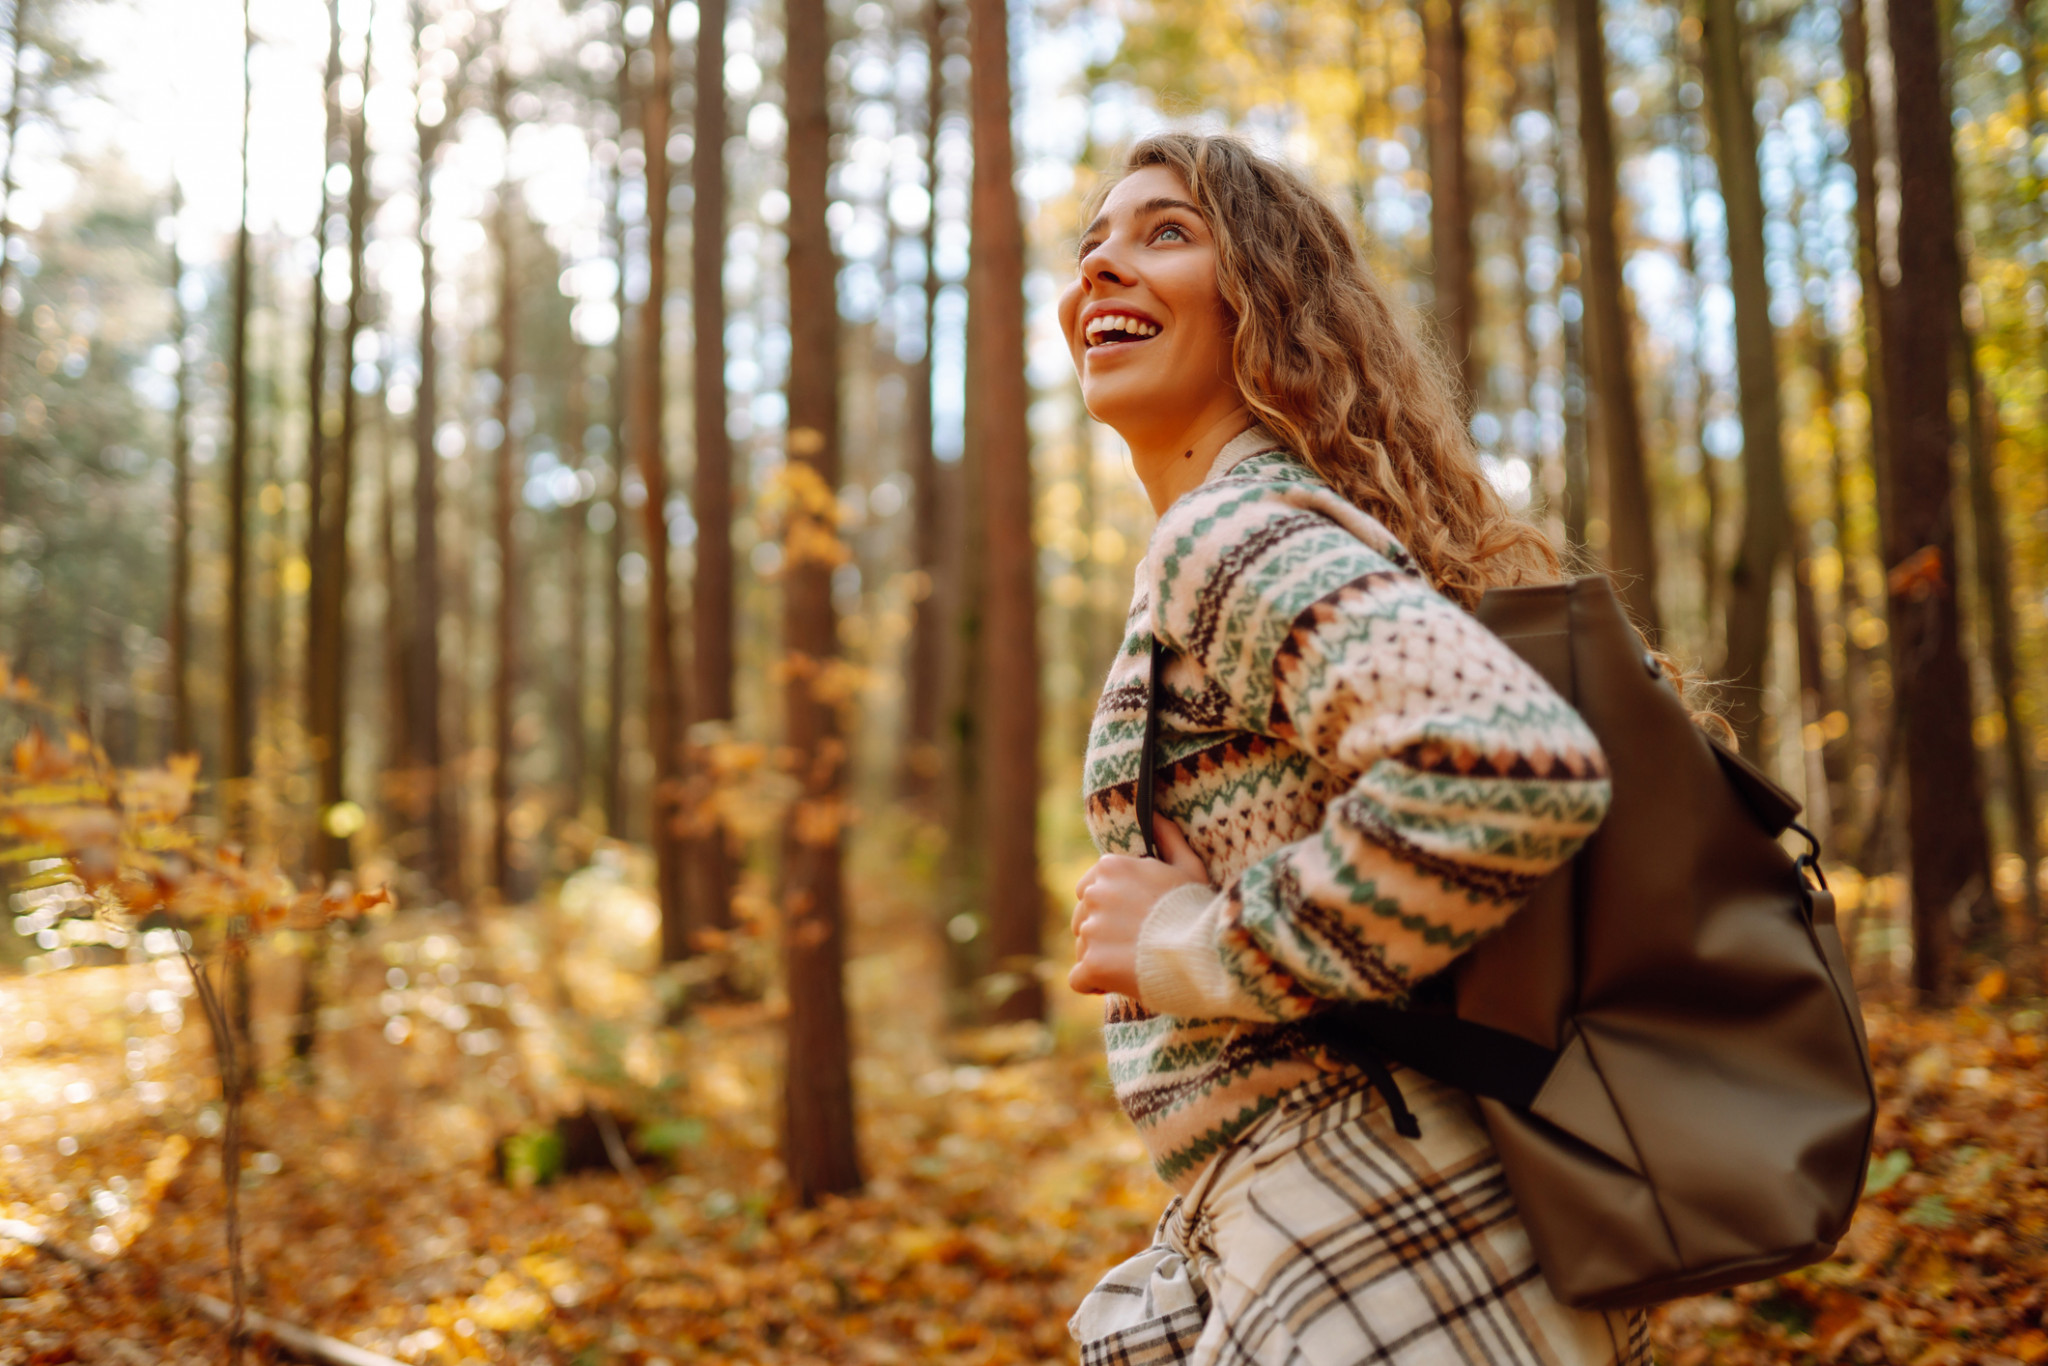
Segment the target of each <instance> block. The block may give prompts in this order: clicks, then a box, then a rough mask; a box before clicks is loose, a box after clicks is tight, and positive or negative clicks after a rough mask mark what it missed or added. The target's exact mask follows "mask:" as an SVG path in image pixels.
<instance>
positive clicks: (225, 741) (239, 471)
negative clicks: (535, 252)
mask: <svg viewBox="0 0 2048 1366" xmlns="http://www.w3.org/2000/svg"><path fill="white" fill-rule="evenodd" d="M255 46H256V38H255V34H254V33H253V32H252V31H251V30H250V27H249V0H242V150H241V157H242V207H241V217H240V221H239V224H238V226H237V227H236V229H235V263H234V284H233V299H232V301H231V303H230V304H229V308H230V310H231V313H232V316H231V318H230V319H229V328H230V329H231V330H230V336H229V341H228V491H227V521H228V528H227V530H228V623H227V640H226V642H225V645H226V649H225V651H224V653H225V654H226V656H227V658H226V659H225V661H224V664H225V666H226V667H225V668H224V670H223V672H224V673H225V674H226V675H227V678H226V684H227V688H226V696H225V698H224V702H225V704H226V715H225V717H224V718H223V721H222V726H221V766H220V767H221V815H222V817H223V818H224V824H225V827H226V829H227V830H228V832H229V837H230V838H243V837H246V835H247V833H248V812H247V805H248V797H249V792H248V787H249V775H250V772H251V762H252V760H253V757H254V754H253V751H254V749H255V739H256V699H255V697H254V696H253V694H252V690H251V689H250V686H249V682H250V680H249V250H250V241H249V106H250V95H251V83H250V71H249V68H250V56H251V53H252V52H253V50H254V48H255Z"/></svg>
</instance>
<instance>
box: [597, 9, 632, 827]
mask: <svg viewBox="0 0 2048 1366" xmlns="http://www.w3.org/2000/svg"><path fill="white" fill-rule="evenodd" d="M632 57H633V45H632V44H631V43H630V42H628V41H627V39H626V37H625V34H624V32H623V31H622V32H621V33H620V35H619V85H618V105H619V128H620V130H621V131H624V130H625V129H627V128H629V127H631V126H632V123H633V116H634V113H635V110H634V101H633V78H632V75H631V71H630V68H631V66H632ZM625 183H626V174H625V170H624V168H623V167H622V166H621V165H620V164H619V163H618V162H616V161H614V162H613V163H612V184H611V191H612V193H611V205H610V208H609V211H608V214H607V217H608V220H609V226H610V228H611V234H612V249H613V254H614V259H615V260H616V261H617V262H618V267H619V271H618V280H617V283H616V284H615V285H614V286H613V291H612V302H613V305H614V307H615V308H616V309H617V311H618V315H619V326H618V331H617V332H616V333H614V334H613V337H612V375H611V390H610V398H611V411H610V413H609V414H608V415H607V421H608V423H609V427H610V430H609V436H610V443H609V446H608V448H607V449H608V452H609V454H610V456H611V462H612V472H611V473H612V478H611V495H610V496H611V509H612V524H611V528H610V530H609V531H608V532H607V534H606V536H605V562H606V565H607V570H606V573H605V583H604V615H605V637H606V644H607V647H608V649H609V652H610V667H609V668H608V669H606V671H605V707H604V829H605V833H606V834H608V835H610V836H611V837H612V838H613V839H624V838H625V837H626V753H625V749H626V739H625V729H626V628H627V623H626V595H625V591H624V586H623V584H622V583H621V581H620V578H619V562H620V561H621V560H623V559H624V558H625V555H626V513H627V511H628V509H627V507H626V471H627V470H628V469H629V468H630V464H629V462H630V460H631V459H632V456H631V453H630V452H628V451H627V449H626V435H627V431H628V428H629V422H628V418H627V413H628V410H629V408H630V406H631V404H632V403H633V401H634V398H635V397H636V395H635V391H634V390H633V388H632V380H631V368H630V366H629V364H628V362H629V361H630V359H631V357H630V355H629V350H630V346H631V335H632V334H631V332H630V331H629V329H628V327H627V318H628V314H627V304H626V225H625V222H624V221H623V220H622V219H621V218H620V216H619V194H620V192H621V190H622V189H623V188H624V186H625Z"/></svg>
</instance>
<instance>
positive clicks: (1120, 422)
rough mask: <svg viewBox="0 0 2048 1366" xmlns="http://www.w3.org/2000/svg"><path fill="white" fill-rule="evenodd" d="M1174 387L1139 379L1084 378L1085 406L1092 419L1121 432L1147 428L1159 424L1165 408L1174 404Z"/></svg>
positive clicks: (1082, 380)
mask: <svg viewBox="0 0 2048 1366" xmlns="http://www.w3.org/2000/svg"><path fill="white" fill-rule="evenodd" d="M1169 388H1170V386H1167V385H1162V384H1156V383H1146V382H1145V381H1144V378H1143V377H1141V376H1138V375H1113V376H1112V375H1083V376H1082V378H1081V402H1082V404H1083V405H1084V406H1085V407H1086V408H1087V409H1088V415H1089V416H1090V417H1092V418H1094V419H1095V420H1096V421H1097V422H1100V423H1102V424H1103V425H1104V426H1108V427H1114V428H1116V430H1118V431H1119V432H1121V431H1123V430H1125V428H1126V427H1127V426H1130V425H1137V426H1143V425H1146V422H1147V419H1148V417H1149V418H1150V419H1153V420H1156V419H1157V418H1158V416H1159V413H1160V406H1161V405H1162V404H1166V403H1170V402H1171V401H1172V399H1173V395H1172V394H1171V393H1170V392H1169Z"/></svg>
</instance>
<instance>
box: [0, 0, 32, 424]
mask: <svg viewBox="0 0 2048 1366" xmlns="http://www.w3.org/2000/svg"><path fill="white" fill-rule="evenodd" d="M28 7H29V0H14V13H13V15H12V16H11V18H10V22H9V23H8V34H7V39H8V47H7V54H8V64H9V67H10V75H9V77H8V82H7V150H6V151H5V152H4V153H0V295H4V294H5V293H6V292H7V288H8V286H10V285H12V284H13V283H14V256H13V253H11V252H9V251H8V250H7V244H8V243H10V242H12V241H13V240H14V149H15V147H16V146H17V145H19V143H20V141H21V90H22V79H23V77H24V76H25V75H26V74H27V73H26V72H25V71H24V70H23V64H22V59H21V50H22V49H21V45H22V41H23V39H24V37H25V36H26V35H27V32H28ZM13 330H14V315H13V314H12V313H9V312H8V311H7V310H6V309H4V308H0V413H8V414H12V413H13V411H14V393H13V390H12V386H11V384H10V381H11V380H12V379H13V377H14V376H13V368H12V367H11V366H9V365H8V364H7V358H8V356H9V354H10V353H11V352H12V351H13V349H14V338H13V336H12V333H13ZM13 431H14V428H13V427H9V428H8V430H7V431H6V432H4V433H0V461H5V460H6V459H7V457H8V455H9V450H8V448H9V447H10V446H12V445H13V444H14V438H13Z"/></svg>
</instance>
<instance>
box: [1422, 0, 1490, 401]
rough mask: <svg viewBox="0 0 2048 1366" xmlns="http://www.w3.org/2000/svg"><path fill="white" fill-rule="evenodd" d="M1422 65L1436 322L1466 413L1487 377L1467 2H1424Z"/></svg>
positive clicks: (1440, 0) (1452, 0) (1435, 0)
mask: <svg viewBox="0 0 2048 1366" xmlns="http://www.w3.org/2000/svg"><path fill="white" fill-rule="evenodd" d="M1422 44H1423V46H1422V61H1423V68H1424V72H1425V80H1426V83H1427V86H1428V91H1429V94H1428V101H1427V119H1428V123H1429V206H1430V207H1429V241H1430V255H1431V258H1432V259H1431V266H1430V268H1431V278H1432V280H1433V281H1434V283H1435V289H1436V321H1437V326H1438V328H1439V329H1440V330H1441V332H1442V335H1443V342H1444V347H1445V349H1446V350H1447V351H1448V352H1449V353H1450V359H1451V362H1452V363H1453V364H1454V365H1456V366H1457V367H1458V369H1459V374H1460V375H1461V376H1462V378H1463V381H1464V391H1465V404H1466V407H1467V409H1468V410H1469V408H1470V407H1471V406H1472V405H1473V404H1475V403H1477V402H1478V400H1479V386H1480V383H1481V381H1482V378H1483V376H1482V374H1481V369H1480V365H1479V357H1478V355H1477V354H1476V353H1475V352H1474V351H1473V349H1472V342H1473V338H1474V337H1475V336H1476V335H1477V334H1478V330H1479V294H1478V290H1477V289H1476V288H1475V285H1474V279H1473V256H1472V183H1471V172H1470V168H1469V167H1468V166H1467V164H1466V157H1465V49H1466V43H1465V11H1464V6H1463V3H1462V0H1422Z"/></svg>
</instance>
